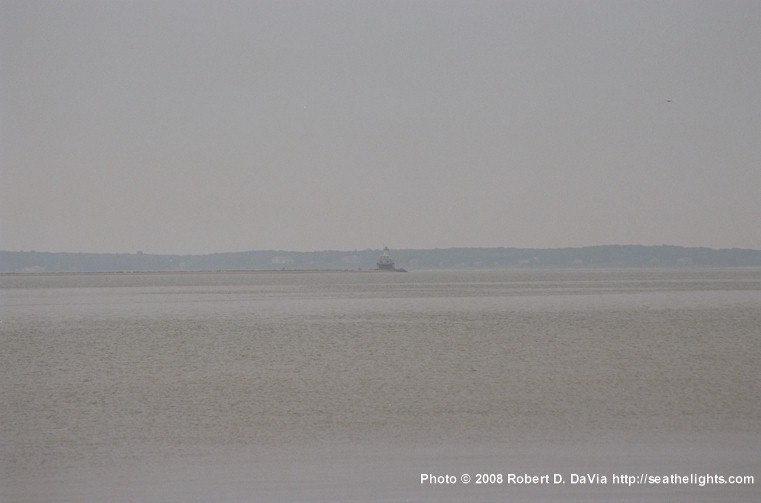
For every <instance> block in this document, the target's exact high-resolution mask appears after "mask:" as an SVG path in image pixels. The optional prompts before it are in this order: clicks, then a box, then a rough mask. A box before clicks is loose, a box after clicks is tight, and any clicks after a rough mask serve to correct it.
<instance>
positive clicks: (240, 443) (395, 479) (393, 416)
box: [0, 269, 761, 502]
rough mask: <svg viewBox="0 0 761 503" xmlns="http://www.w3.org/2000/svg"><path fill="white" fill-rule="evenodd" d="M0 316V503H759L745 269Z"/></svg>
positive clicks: (220, 280)
mask: <svg viewBox="0 0 761 503" xmlns="http://www.w3.org/2000/svg"><path fill="white" fill-rule="evenodd" d="M0 295H1V297H0V501H2V502H6V501H7V502H91V501H92V502H95V501H116V502H127V501H134V502H160V501H161V502H164V501H171V502H174V501H177V502H185V501H223V502H226V501H241V502H243V501H274V502H280V501H462V500H464V499H468V500H472V501H644V500H647V501H666V500H668V501H685V502H687V501H690V502H693V501H760V500H761V479H759V477H761V270H759V269H669V270H661V269H646V270H644V269H643V270H627V269H622V270H585V269H578V270H570V269H569V270H565V269H563V270H557V269H546V270H545V269H525V270H521V269H518V270H499V271H413V272H410V273H406V274H403V273H379V272H287V271H285V272H239V273H222V272H220V273H150V274H141V273H131V274H12V275H2V276H0ZM466 475H467V477H466ZM624 475H625V476H626V477H623V476H624ZM630 475H631V476H633V477H635V476H636V478H635V479H634V480H635V481H636V482H635V483H630V480H632V479H629V478H628V477H629V476H630ZM545 476H546V478H545ZM558 476H559V477H560V478H557V477H558ZM736 476H737V477H740V478H737V479H735V478H734V477H736ZM683 477H686V478H683ZM719 477H721V478H719ZM729 477H733V478H732V479H731V480H732V483H728V480H729ZM749 477H750V478H749ZM603 478H604V479H605V480H604V481H603ZM666 478H668V481H667V483H664V479H666ZM561 480H562V481H561ZM721 480H724V482H721ZM544 481H547V483H545V482H544ZM701 481H702V483H701ZM735 481H739V482H737V483H735ZM466 482H468V483H466ZM478 482H481V483H478ZM483 482H485V483H483Z"/></svg>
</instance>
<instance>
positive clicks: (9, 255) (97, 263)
mask: <svg viewBox="0 0 761 503" xmlns="http://www.w3.org/2000/svg"><path fill="white" fill-rule="evenodd" d="M380 253H381V250H372V249H366V250H353V251H339V250H325V251H315V252H294V251H284V250H260V251H246V252H229V253H214V254H207V255H155V254H148V253H119V254H109V253H58V252H55V253H54V252H32V251H29V252H12V251H2V250H0V274H5V273H35V274H42V273H47V274H56V273H100V272H103V273H114V274H128V273H132V272H140V273H143V272H145V273H149V272H164V273H167V272H173V273H191V272H236V273H275V272H283V273H289V274H298V273H314V272H330V271H333V272H376V271H378V269H376V264H377V262H378V257H379V254H380ZM391 257H392V258H393V261H394V263H395V266H396V267H397V268H398V269H406V270H408V271H421V270H429V269H433V270H462V269H483V270H499V269H538V268H558V267H560V268H585V269H588V268H632V267H634V268H653V269H659V268H671V267H676V268H688V267H700V268H706V267H708V268H710V267H761V250H748V249H737V248H732V249H719V250H716V249H712V248H687V247H682V246H671V245H660V246H642V245H602V246H588V247H582V248H554V249H533V248H504V247H500V248H441V249H439V248H435V249H425V250H417V249H392V250H391ZM381 272H386V271H381ZM399 272H401V271H399Z"/></svg>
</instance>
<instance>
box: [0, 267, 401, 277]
mask: <svg viewBox="0 0 761 503" xmlns="http://www.w3.org/2000/svg"><path fill="white" fill-rule="evenodd" d="M323 272H330V273H394V272H407V271H405V270H396V271H384V270H382V269H227V270H216V271H212V270H209V271H172V270H166V271H81V272H78V271H58V272H56V271H39V272H35V271H21V272H0V276H82V275H111V276H123V275H130V274H176V275H178V276H179V275H185V274H273V273H275V274H314V273H323Z"/></svg>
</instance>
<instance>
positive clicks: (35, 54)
mask: <svg viewBox="0 0 761 503" xmlns="http://www.w3.org/2000/svg"><path fill="white" fill-rule="evenodd" d="M0 5H1V7H0V37H1V38H0V46H1V49H0V50H1V51H2V52H1V53H0V55H1V57H2V59H1V61H0V63H1V64H0V78H1V80H0V118H1V119H2V122H1V123H0V163H1V164H2V165H1V166H0V211H1V213H2V214H1V216H0V249H4V250H32V249H34V250H38V251H91V252H134V251H137V250H143V251H145V252H146V253H149V252H151V253H208V252H217V251H237V250H252V249H257V250H258V249H285V250H321V249H339V250H353V249H364V248H377V247H382V246H383V245H388V246H390V247H392V248H434V247H451V246H507V247H542V248H544V247H553V248H554V247H566V246H584V245H595V244H646V245H654V244H655V245H657V244H664V243H665V244H675V245H685V246H709V247H714V248H725V247H741V248H755V249H761V2H759V1H758V0H749V1H736V2H735V1H725V0H721V1H719V0H716V1H711V2H700V1H693V0H690V1H663V0H658V1H651V2H643V1H613V0H605V1H589V2H580V1H577V2H574V1H550V2H542V1H536V0H530V1H526V2H523V1H504V0H502V1H494V2H483V1H457V2H452V1H422V2H421V1H387V0H373V1H369V0H366V1H357V0H348V1H313V0H310V1H295V2H288V1H279V0H278V1H274V0H273V1H263V2H253V1H250V0H241V1H211V0H209V1H204V2H200V1H189V0H151V1H147V0H146V1H141V0H138V1H127V0H92V1H82V0H62V1H34V0H21V1H10V0H0Z"/></svg>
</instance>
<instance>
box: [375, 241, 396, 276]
mask: <svg viewBox="0 0 761 503" xmlns="http://www.w3.org/2000/svg"><path fill="white" fill-rule="evenodd" d="M378 269H380V270H381V271H396V268H395V267H394V259H392V258H391V255H390V253H389V251H388V246H386V247H385V248H383V253H381V256H380V258H378Z"/></svg>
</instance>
